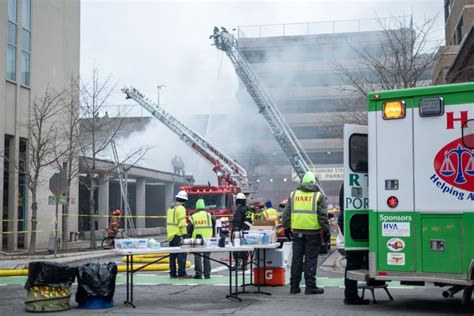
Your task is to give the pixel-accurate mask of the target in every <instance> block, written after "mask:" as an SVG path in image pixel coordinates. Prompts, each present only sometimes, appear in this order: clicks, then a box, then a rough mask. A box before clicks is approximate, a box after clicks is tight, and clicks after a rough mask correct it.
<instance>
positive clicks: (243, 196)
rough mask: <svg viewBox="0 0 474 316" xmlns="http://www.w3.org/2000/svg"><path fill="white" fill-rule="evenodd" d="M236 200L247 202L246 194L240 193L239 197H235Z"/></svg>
mask: <svg viewBox="0 0 474 316" xmlns="http://www.w3.org/2000/svg"><path fill="white" fill-rule="evenodd" d="M235 199H236V200H246V199H247V198H246V197H245V194H243V193H238V194H237V196H236V197H235Z"/></svg>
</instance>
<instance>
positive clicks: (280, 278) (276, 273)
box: [253, 267, 286, 286]
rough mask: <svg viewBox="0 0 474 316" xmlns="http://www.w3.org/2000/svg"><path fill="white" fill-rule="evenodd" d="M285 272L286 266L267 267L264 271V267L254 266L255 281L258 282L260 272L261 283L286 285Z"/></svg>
mask: <svg viewBox="0 0 474 316" xmlns="http://www.w3.org/2000/svg"><path fill="white" fill-rule="evenodd" d="M285 273H286V268H284V267H281V268H266V269H265V271H263V268H253V283H254V284H258V280H259V278H258V276H259V274H260V285H264V284H265V285H273V286H275V285H276V286H284V285H285ZM264 277H265V279H264Z"/></svg>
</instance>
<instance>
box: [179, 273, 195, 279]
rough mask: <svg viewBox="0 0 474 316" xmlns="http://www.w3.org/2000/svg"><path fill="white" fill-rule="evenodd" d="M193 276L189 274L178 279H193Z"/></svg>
mask: <svg viewBox="0 0 474 316" xmlns="http://www.w3.org/2000/svg"><path fill="white" fill-rule="evenodd" d="M192 277H193V276H192V275H189V274H183V275H178V279H191V278H192Z"/></svg>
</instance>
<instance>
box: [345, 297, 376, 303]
mask: <svg viewBox="0 0 474 316" xmlns="http://www.w3.org/2000/svg"><path fill="white" fill-rule="evenodd" d="M344 304H346V305H368V304H370V300H364V299H363V298H360V297H358V296H357V297H354V298H345V299H344Z"/></svg>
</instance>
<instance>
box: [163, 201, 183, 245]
mask: <svg viewBox="0 0 474 316" xmlns="http://www.w3.org/2000/svg"><path fill="white" fill-rule="evenodd" d="M185 234H186V209H185V208H184V206H183V205H176V206H175V207H173V208H169V209H168V211H167V212H166V235H167V239H168V241H171V240H173V238H174V236H182V235H185Z"/></svg>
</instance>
